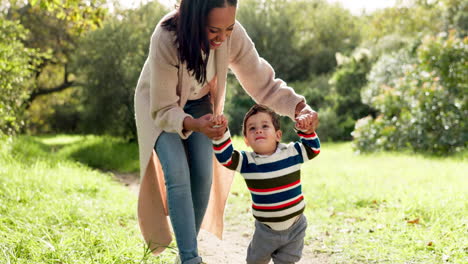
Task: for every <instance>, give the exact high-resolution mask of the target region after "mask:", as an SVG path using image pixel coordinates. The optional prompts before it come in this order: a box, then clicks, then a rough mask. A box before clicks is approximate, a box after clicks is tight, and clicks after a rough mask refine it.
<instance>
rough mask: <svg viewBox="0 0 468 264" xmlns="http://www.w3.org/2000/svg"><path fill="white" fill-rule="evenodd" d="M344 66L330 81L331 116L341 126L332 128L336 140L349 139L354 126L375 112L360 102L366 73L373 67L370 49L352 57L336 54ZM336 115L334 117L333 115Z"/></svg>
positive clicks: (340, 66)
mask: <svg viewBox="0 0 468 264" xmlns="http://www.w3.org/2000/svg"><path fill="white" fill-rule="evenodd" d="M337 56H338V58H339V61H340V62H341V64H340V65H339V67H338V68H337V70H336V71H335V73H334V74H333V76H332V77H331V79H330V83H331V93H330V96H329V100H330V101H331V104H332V105H331V110H332V111H331V112H329V113H330V115H331V116H327V115H326V117H327V118H330V117H333V118H336V120H333V122H335V123H336V124H337V125H338V126H337V127H331V128H330V129H331V130H334V131H335V133H333V134H331V133H329V135H334V136H333V137H332V139H333V140H350V139H351V132H352V131H353V128H354V123H355V122H356V120H357V119H359V118H362V117H364V116H367V115H369V114H372V113H373V110H372V109H371V108H370V107H369V106H367V105H364V104H363V103H362V102H361V88H362V87H364V86H365V85H366V83H367V78H366V76H367V74H368V72H369V71H370V68H371V66H372V65H371V62H372V61H371V57H370V54H369V53H368V51H367V50H356V51H355V53H354V54H353V56H352V57H350V58H346V57H343V56H342V55H341V54H338V55H337ZM333 115H334V116H333Z"/></svg>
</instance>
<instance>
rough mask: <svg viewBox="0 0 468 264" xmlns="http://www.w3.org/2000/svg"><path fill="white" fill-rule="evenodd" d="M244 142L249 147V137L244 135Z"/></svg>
mask: <svg viewBox="0 0 468 264" xmlns="http://www.w3.org/2000/svg"><path fill="white" fill-rule="evenodd" d="M244 143H245V145H247V147H250V145H249V141H247V137H244Z"/></svg>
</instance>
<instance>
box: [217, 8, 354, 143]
mask: <svg viewBox="0 0 468 264" xmlns="http://www.w3.org/2000/svg"><path fill="white" fill-rule="evenodd" d="M237 18H238V19H239V21H240V22H241V23H242V25H243V26H244V27H245V28H246V30H247V33H248V34H249V36H250V37H251V38H252V40H253V42H254V43H255V47H256V49H257V51H258V53H259V54H260V56H261V57H263V58H265V59H266V60H267V61H268V62H269V63H270V64H271V65H272V66H273V68H274V70H275V72H276V76H277V77H278V78H281V79H283V80H285V81H286V82H288V85H289V86H291V87H293V88H294V89H295V91H296V92H297V93H298V94H301V95H303V96H304V97H305V98H306V100H307V102H308V103H309V104H310V105H311V106H312V108H314V109H316V110H317V111H319V112H321V111H322V110H323V109H325V107H326V106H330V104H331V103H330V102H329V101H327V100H326V98H327V96H328V95H329V93H330V85H329V84H328V78H329V77H330V74H331V73H332V72H333V70H334V69H335V67H336V61H335V53H336V52H338V51H340V52H342V53H344V54H348V53H350V52H351V51H352V50H353V49H354V48H355V47H356V46H357V45H358V42H359V38H360V34H359V28H358V24H357V22H358V20H357V19H356V18H354V17H353V16H352V15H351V14H350V13H349V11H347V10H345V9H343V8H342V7H339V6H337V5H332V4H328V3H327V2H325V1H320V0H296V1H285V0H275V1H253V0H247V1H243V2H242V3H240V4H239V10H238V14H237ZM292 28H294V30H291V29H292ZM332 29H333V30H332ZM252 104H253V100H252V99H251V98H249V96H248V95H247V94H246V93H245V92H244V91H241V86H240V85H239V84H237V83H236V81H235V80H234V78H232V77H230V80H229V84H228V91H227V100H226V106H225V112H226V114H227V116H228V117H229V121H230V129H231V131H232V132H233V134H237V135H240V134H241V124H242V119H243V116H244V114H245V112H246V111H247V110H248V109H249V108H250V107H251V106H252ZM320 116H321V115H320ZM321 117H322V116H321ZM321 120H322V124H323V122H326V123H330V122H334V120H325V121H324V120H323V119H321ZM281 123H282V130H283V138H284V140H295V139H296V138H297V135H296V134H295V133H294V131H293V129H292V128H293V126H294V125H293V124H292V122H291V120H289V119H288V118H282V120H281ZM319 132H320V131H319ZM321 133H322V132H321ZM323 133H331V130H328V131H324V132H323ZM327 138H328V136H327Z"/></svg>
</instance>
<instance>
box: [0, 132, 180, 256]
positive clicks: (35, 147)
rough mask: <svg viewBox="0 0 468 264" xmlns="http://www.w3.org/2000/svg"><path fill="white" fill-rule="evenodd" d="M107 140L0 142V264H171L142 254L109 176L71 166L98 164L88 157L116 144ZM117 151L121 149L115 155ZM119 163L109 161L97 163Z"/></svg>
mask: <svg viewBox="0 0 468 264" xmlns="http://www.w3.org/2000/svg"><path fill="white" fill-rule="evenodd" d="M113 140H114V139H111V138H107V137H80V136H76V137H68V136H60V137H55V138H52V137H41V138H37V137H20V138H16V139H14V140H13V141H11V140H2V142H1V147H0V151H1V153H0V263H28V264H29V263H47V264H49V263H171V261H172V260H173V258H174V254H173V250H168V251H167V252H168V253H165V254H163V256H160V257H150V254H149V252H148V251H147V250H146V249H145V246H144V243H143V241H142V239H141V237H140V231H139V228H138V222H137V219H136V197H135V195H134V194H133V193H130V191H129V190H127V189H126V188H125V187H123V186H121V185H120V184H118V183H117V182H116V181H114V180H113V179H112V177H111V175H110V174H107V173H102V172H99V171H96V170H93V169H91V168H90V167H88V166H86V165H84V164H82V163H79V162H77V161H76V160H80V161H89V160H91V159H92V158H93V157H97V156H99V155H96V153H92V152H90V151H88V150H89V149H96V150H99V146H104V147H106V148H109V147H111V143H116V144H117V146H120V145H121V144H123V143H122V142H120V141H118V140H116V141H113ZM103 142H106V143H103ZM93 144H95V145H93ZM57 146H60V148H58V147H57ZM127 147H128V146H127ZM128 148H129V149H133V148H134V146H132V147H128ZM121 149H125V148H121V147H117V150H119V151H120V150H121ZM108 151H109V150H104V151H102V152H100V153H104V155H108V154H109V152H108ZM63 153H67V154H68V155H69V156H67V155H65V154H63ZM80 155H82V156H80ZM88 155H89V156H88ZM121 156H123V154H121V153H117V154H115V155H114V154H113V155H111V156H110V157H107V158H103V159H101V160H100V162H107V160H106V159H108V158H111V157H121ZM75 158H76V159H75ZM131 159H133V160H134V159H136V157H132V158H131ZM93 165H98V164H96V163H93ZM112 166H114V165H112ZM119 168H120V167H119V166H116V167H109V168H106V169H119ZM123 168H128V167H127V165H124V166H123Z"/></svg>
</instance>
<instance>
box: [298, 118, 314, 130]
mask: <svg viewBox="0 0 468 264" xmlns="http://www.w3.org/2000/svg"><path fill="white" fill-rule="evenodd" d="M295 121H296V126H295V127H296V129H297V130H299V131H302V132H304V133H306V134H311V133H313V132H314V127H313V121H314V117H313V116H312V115H310V114H302V115H300V116H298V117H296V119H295Z"/></svg>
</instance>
